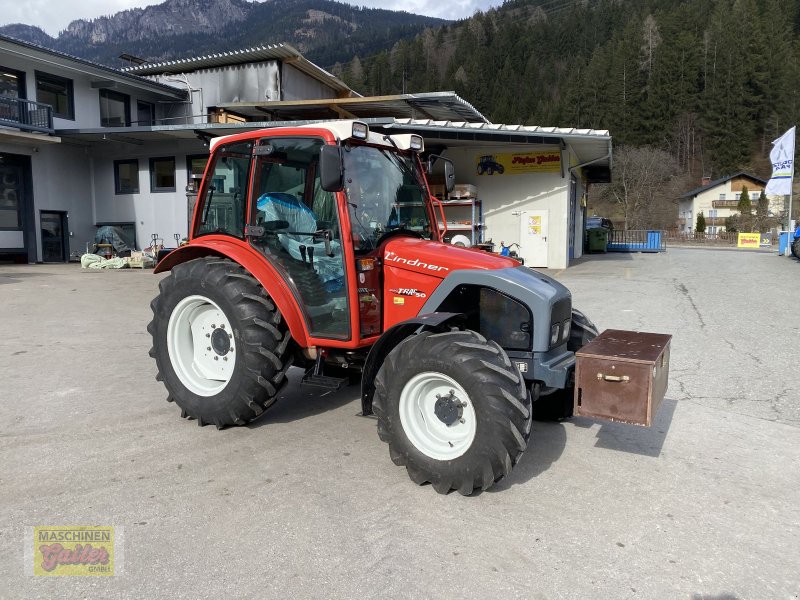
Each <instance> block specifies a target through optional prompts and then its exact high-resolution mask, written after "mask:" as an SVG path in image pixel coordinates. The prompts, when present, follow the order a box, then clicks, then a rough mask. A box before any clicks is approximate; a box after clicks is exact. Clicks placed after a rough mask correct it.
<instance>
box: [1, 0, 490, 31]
mask: <svg viewBox="0 0 800 600" xmlns="http://www.w3.org/2000/svg"><path fill="white" fill-rule="evenodd" d="M345 1H346V2H347V3H348V4H353V5H355V6H369V7H371V8H385V9H387V10H404V11H407V12H410V13H416V14H419V15H426V16H429V17H439V18H441V19H463V18H464V17H469V16H471V15H472V14H473V13H474V12H475V11H476V10H486V9H487V8H489V7H490V6H497V5H499V4H501V0H450V1H449V2H442V0H383V1H381V0H345ZM152 4H160V2H156V1H153V2H148V1H147V0H81V2H80V4H78V3H72V2H64V0H26V1H25V2H11V1H10V0H8V1H7V2H5V6H4V7H3V12H2V21H0V25H8V24H10V23H25V24H26V25H36V26H37V27H41V28H42V29H44V30H45V32H47V33H49V34H50V35H52V36H56V35H58V32H59V31H62V30H64V29H66V28H67V25H69V24H70V23H71V22H72V21H74V20H76V19H95V18H97V17H102V16H107V15H112V14H114V13H117V12H119V11H121V10H125V9H128V8H141V7H144V6H149V5H152Z"/></svg>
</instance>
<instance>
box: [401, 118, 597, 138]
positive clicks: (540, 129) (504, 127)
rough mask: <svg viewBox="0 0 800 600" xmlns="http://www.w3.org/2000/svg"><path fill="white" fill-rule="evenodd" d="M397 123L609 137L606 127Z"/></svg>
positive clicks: (414, 121) (448, 127)
mask: <svg viewBox="0 0 800 600" xmlns="http://www.w3.org/2000/svg"><path fill="white" fill-rule="evenodd" d="M395 122H396V123H397V124H399V125H411V126H415V127H427V128H432V129H436V128H444V129H465V128H466V129H471V130H478V131H480V130H484V131H490V132H508V133H519V134H538V135H547V134H549V135H556V136H567V137H587V138H610V137H611V136H610V135H609V133H608V130H607V129H574V128H572V127H541V126H537V125H506V124H502V123H464V122H461V123H458V122H444V121H433V120H428V121H426V120H423V119H395Z"/></svg>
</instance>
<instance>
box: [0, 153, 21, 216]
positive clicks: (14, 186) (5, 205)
mask: <svg viewBox="0 0 800 600" xmlns="http://www.w3.org/2000/svg"><path fill="white" fill-rule="evenodd" d="M2 157H3V155H2V154H0V230H20V229H22V210H21V209H22V169H21V168H20V167H18V166H17V165H16V164H5V163H4V161H3V160H2Z"/></svg>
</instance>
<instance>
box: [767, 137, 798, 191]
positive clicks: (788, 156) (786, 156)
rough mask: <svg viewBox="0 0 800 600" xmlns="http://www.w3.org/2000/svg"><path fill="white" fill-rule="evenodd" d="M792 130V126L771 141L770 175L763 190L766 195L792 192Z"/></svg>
mask: <svg viewBox="0 0 800 600" xmlns="http://www.w3.org/2000/svg"><path fill="white" fill-rule="evenodd" d="M794 130H795V128H794V127H792V128H791V129H790V130H789V131H787V132H786V133H784V134H783V135H782V136H781V137H779V138H778V139H777V140H775V141H774V142H772V151H771V152H770V153H769V159H770V161H771V162H772V177H770V180H769V181H768V182H767V187H766V188H765V189H764V192H765V193H766V194H767V195H768V196H772V195H777V196H788V195H789V194H791V193H792V178H793V177H794Z"/></svg>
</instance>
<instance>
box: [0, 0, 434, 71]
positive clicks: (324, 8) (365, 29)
mask: <svg viewBox="0 0 800 600" xmlns="http://www.w3.org/2000/svg"><path fill="white" fill-rule="evenodd" d="M444 23H446V21H444V20H442V19H434V18H431V17H424V16H420V15H413V14H410V13H407V12H398V11H389V10H381V9H370V8H359V7H355V6H351V5H349V4H344V3H341V2H334V1H332V0H265V1H263V2H247V1H246V0H167V1H166V2H164V3H163V4H158V5H154V6H148V7H145V8H135V9H131V10H124V11H121V12H118V13H116V14H114V15H110V16H104V17H100V18H97V19H91V20H76V21H73V22H72V23H70V24H69V26H68V27H67V28H66V29H65V30H64V31H62V32H60V33H59V35H58V37H56V38H52V37H50V36H48V35H47V34H45V33H44V32H43V31H42V30H40V29H39V28H36V27H31V26H29V25H21V24H13V25H6V26H3V27H0V34H3V35H8V36H11V37H15V38H18V39H22V40H25V41H30V42H33V43H36V44H40V45H42V46H45V47H49V48H53V49H55V50H60V51H62V52H67V53H69V54H73V55H75V56H79V57H81V58H86V59H89V60H93V61H96V62H100V63H102V64H106V65H109V66H114V67H119V66H123V65H122V63H121V61H120V60H119V59H118V57H119V55H120V54H123V53H128V54H133V55H135V56H139V57H141V58H145V59H147V60H150V61H158V60H169V59H175V58H184V57H188V56H197V55H201V54H206V53H213V52H223V51H227V50H233V49H240V48H247V47H252V46H257V45H262V44H274V43H279V42H288V43H290V44H292V45H293V46H295V47H297V49H298V50H300V51H301V52H302V53H303V54H304V55H305V56H306V57H307V58H308V59H309V60H312V61H314V62H317V63H319V64H322V65H333V64H335V63H337V62H344V61H349V60H350V59H352V57H353V56H354V55H356V54H362V55H370V54H373V53H375V52H379V51H380V50H382V49H385V48H387V47H391V46H392V45H393V44H394V43H396V42H397V41H399V40H402V39H409V38H413V36H415V35H416V34H418V33H419V32H421V31H423V30H424V29H425V28H426V27H437V26H439V25H442V24H444Z"/></svg>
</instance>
